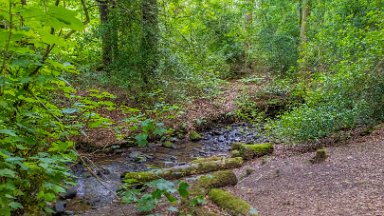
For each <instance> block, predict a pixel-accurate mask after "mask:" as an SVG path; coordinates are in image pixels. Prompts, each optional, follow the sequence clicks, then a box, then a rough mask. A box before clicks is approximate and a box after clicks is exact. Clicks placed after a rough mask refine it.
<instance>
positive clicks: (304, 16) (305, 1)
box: [299, 0, 310, 79]
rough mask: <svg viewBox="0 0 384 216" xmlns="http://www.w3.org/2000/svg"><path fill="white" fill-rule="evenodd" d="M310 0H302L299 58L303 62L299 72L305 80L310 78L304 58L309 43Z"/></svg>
mask: <svg viewBox="0 0 384 216" xmlns="http://www.w3.org/2000/svg"><path fill="white" fill-rule="evenodd" d="M309 1H310V0H302V5H301V20H300V44H299V58H300V59H301V62H300V63H299V71H300V74H301V76H302V78H303V79H306V78H307V76H308V69H307V62H306V60H305V56H304V50H305V46H306V43H307V25H308V24H307V21H308V16H309V15H310V4H309Z"/></svg>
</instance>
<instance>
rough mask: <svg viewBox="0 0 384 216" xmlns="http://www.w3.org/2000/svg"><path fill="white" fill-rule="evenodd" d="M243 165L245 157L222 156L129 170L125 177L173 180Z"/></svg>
mask: <svg viewBox="0 0 384 216" xmlns="http://www.w3.org/2000/svg"><path fill="white" fill-rule="evenodd" d="M242 165H243V159H242V158H241V157H236V158H220V159H219V160H202V161H194V162H193V163H191V164H187V165H183V166H177V167H172V168H165V169H158V170H149V171H145V172H127V173H124V174H123V178H125V179H134V180H136V181H138V182H141V183H145V182H149V181H153V180H156V179H160V178H163V179H167V180H173V179H179V178H182V177H186V176H191V175H198V174H205V173H209V172H214V171H218V170H225V169H233V168H238V167H241V166H242Z"/></svg>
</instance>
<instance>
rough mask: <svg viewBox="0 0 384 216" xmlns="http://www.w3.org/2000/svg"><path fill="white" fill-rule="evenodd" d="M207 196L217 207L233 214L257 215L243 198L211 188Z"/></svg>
mask: <svg viewBox="0 0 384 216" xmlns="http://www.w3.org/2000/svg"><path fill="white" fill-rule="evenodd" d="M208 196H209V198H210V199H211V200H212V201H213V202H214V203H215V204H216V205H218V206H219V207H221V208H223V209H225V210H227V211H228V212H230V213H232V214H233V215H245V216H257V215H258V214H257V212H256V210H255V209H254V208H252V206H251V205H249V204H248V203H247V202H246V201H245V200H243V199H240V198H239V197H236V196H234V195H233V194H231V193H229V192H226V191H224V190H220V189H212V190H211V191H209V194H208Z"/></svg>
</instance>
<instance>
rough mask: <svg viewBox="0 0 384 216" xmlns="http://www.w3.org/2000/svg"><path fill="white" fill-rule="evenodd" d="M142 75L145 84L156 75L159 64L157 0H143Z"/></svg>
mask: <svg viewBox="0 0 384 216" xmlns="http://www.w3.org/2000/svg"><path fill="white" fill-rule="evenodd" d="M142 14H143V37H142V41H141V45H142V75H143V81H144V83H145V84H147V85H148V84H149V82H150V77H151V76H154V75H155V70H156V68H157V67H158V64H159V59H158V58H159V55H158V54H159V53H158V52H159V33H160V32H159V31H160V30H159V26H158V3H157V0H143V2H142Z"/></svg>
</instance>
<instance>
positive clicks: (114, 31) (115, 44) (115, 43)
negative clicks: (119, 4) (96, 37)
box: [110, 0, 119, 61]
mask: <svg viewBox="0 0 384 216" xmlns="http://www.w3.org/2000/svg"><path fill="white" fill-rule="evenodd" d="M115 9H116V0H112V10H115ZM111 24H112V27H111V28H110V30H111V37H112V38H111V46H112V54H113V56H112V61H116V60H117V59H118V58H119V32H118V28H117V26H118V25H117V21H116V19H114V20H113V22H112V23H111Z"/></svg>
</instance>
